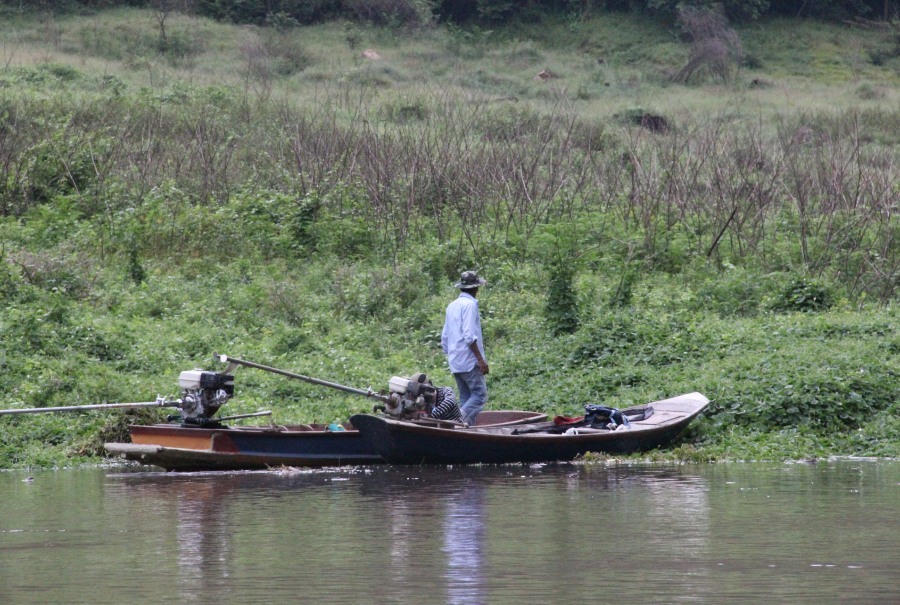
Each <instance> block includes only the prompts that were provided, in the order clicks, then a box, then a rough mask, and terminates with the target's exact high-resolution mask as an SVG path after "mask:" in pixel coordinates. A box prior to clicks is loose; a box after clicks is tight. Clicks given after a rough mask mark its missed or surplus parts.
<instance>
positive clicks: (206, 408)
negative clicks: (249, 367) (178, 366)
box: [178, 370, 234, 424]
mask: <svg viewBox="0 0 900 605" xmlns="http://www.w3.org/2000/svg"><path fill="white" fill-rule="evenodd" d="M178 386H180V387H181V399H180V400H179V405H178V407H179V408H181V413H182V417H183V419H184V422H185V423H186V424H204V423H206V422H207V421H209V420H210V419H211V418H212V417H213V416H214V415H215V413H216V412H217V411H219V408H220V407H221V406H222V405H223V404H224V403H225V402H226V401H228V400H229V399H231V398H232V397H234V375H233V374H223V373H219V372H208V371H206V370H187V371H184V372H182V373H181V374H180V375H179V376H178Z"/></svg>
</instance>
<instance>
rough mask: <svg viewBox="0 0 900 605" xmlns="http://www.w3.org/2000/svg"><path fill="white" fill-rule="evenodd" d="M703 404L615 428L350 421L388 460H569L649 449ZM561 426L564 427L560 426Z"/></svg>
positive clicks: (689, 401) (656, 408)
mask: <svg viewBox="0 0 900 605" xmlns="http://www.w3.org/2000/svg"><path fill="white" fill-rule="evenodd" d="M708 404H709V400H708V399H707V398H706V397H704V396H703V395H701V394H700V393H689V394H686V395H679V396H677V397H672V398H671V399H665V400H662V401H656V402H653V403H651V404H648V405H647V406H642V408H636V409H635V410H624V412H625V413H626V415H628V413H629V412H634V416H633V417H635V418H640V419H637V420H633V421H631V422H629V423H628V424H627V426H624V425H621V424H620V425H619V426H618V429H617V430H608V429H596V428H588V427H581V428H570V429H567V430H565V431H562V430H560V426H559V425H557V424H556V423H554V422H541V423H533V424H522V425H518V426H503V427H472V428H460V427H458V426H441V425H433V426H426V425H422V424H414V423H410V422H404V421H400V420H391V419H388V418H384V417H379V416H373V415H370V414H357V415H355V416H353V417H352V418H351V419H350V421H351V422H352V423H353V425H354V426H355V427H356V428H357V429H358V430H359V432H360V433H361V434H362V436H363V437H365V439H366V440H367V441H368V442H369V444H370V445H371V446H372V448H373V449H374V450H375V451H376V452H378V453H379V454H380V455H381V456H382V457H383V458H384V459H385V460H386V461H387V462H389V463H391V464H476V463H489V464H490V463H494V464H499V463H509V462H547V461H556V460H572V459H574V458H576V457H578V456H581V455H584V454H586V453H588V452H602V453H614V454H625V453H631V452H638V451H645V450H650V449H654V448H656V447H659V446H661V445H665V444H667V443H669V442H670V441H671V440H672V439H674V438H675V437H677V436H678V435H679V434H680V433H681V432H682V431H683V430H684V429H685V427H687V425H688V424H690V422H691V421H692V420H693V419H694V418H696V417H697V415H698V414H700V412H702V411H703V409H704V408H705V407H706V406H707V405H708ZM563 428H564V427H563Z"/></svg>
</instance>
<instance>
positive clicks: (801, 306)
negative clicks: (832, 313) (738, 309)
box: [770, 277, 833, 313]
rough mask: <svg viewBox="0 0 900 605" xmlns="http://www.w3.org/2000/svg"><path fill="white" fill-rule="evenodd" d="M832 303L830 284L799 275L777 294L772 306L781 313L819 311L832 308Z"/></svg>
mask: <svg viewBox="0 0 900 605" xmlns="http://www.w3.org/2000/svg"><path fill="white" fill-rule="evenodd" d="M832 304H833V301H832V294H831V289H830V288H829V287H828V286H826V285H825V284H824V283H822V282H820V281H817V280H810V279H805V278H800V277H798V278H796V279H794V280H792V281H791V282H790V283H789V284H788V285H787V286H786V287H785V288H784V289H782V290H781V292H779V293H778V294H777V295H776V297H775V300H773V301H772V302H771V303H770V308H771V309H772V310H773V311H777V312H781V313H791V312H795V311H804V312H817V311H825V310H827V309H830V308H831V305H832Z"/></svg>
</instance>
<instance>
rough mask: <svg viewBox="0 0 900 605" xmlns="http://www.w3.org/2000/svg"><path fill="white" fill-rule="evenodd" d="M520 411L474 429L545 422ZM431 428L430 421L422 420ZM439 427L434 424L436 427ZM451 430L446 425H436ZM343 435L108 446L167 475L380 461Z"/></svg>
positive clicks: (269, 433)
mask: <svg viewBox="0 0 900 605" xmlns="http://www.w3.org/2000/svg"><path fill="white" fill-rule="evenodd" d="M546 417H547V416H546V415H545V414H537V413H535V412H524V411H489V412H483V413H482V414H480V415H479V417H478V426H482V427H485V426H497V427H499V426H508V425H512V424H517V423H531V422H535V421H541V420H545V419H546ZM422 422H424V423H426V424H429V423H430V422H429V421H422ZM434 424H438V423H436V422H435V423H434ZM440 424H441V425H444V426H449V425H448V424H447V423H440ZM344 428H345V430H343V431H330V430H327V427H326V425H323V424H311V425H310V424H305V425H296V426H278V425H274V426H270V427H262V426H261V427H238V428H229V427H224V426H222V427H210V428H201V427H190V426H183V425H178V424H155V425H133V426H130V427H129V433H130V435H131V443H107V444H106V446H105V447H106V450H107V452H109V453H110V454H113V455H116V456H121V457H124V458H126V459H127V460H134V461H137V462H141V463H143V464H147V465H153V466H159V467H162V468H164V469H166V470H168V471H207V470H254V469H266V468H272V467H279V466H304V467H322V466H343V465H357V464H376V463H382V462H384V460H383V459H382V457H381V456H380V455H379V454H378V453H377V452H376V451H375V450H374V449H373V448H372V446H371V445H370V444H369V442H368V441H367V440H366V439H364V438H363V436H362V435H361V434H360V433H359V431H357V430H355V429H354V427H353V425H351V424H347V425H344Z"/></svg>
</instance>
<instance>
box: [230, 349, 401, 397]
mask: <svg viewBox="0 0 900 605" xmlns="http://www.w3.org/2000/svg"><path fill="white" fill-rule="evenodd" d="M215 357H216V359H217V360H218V361H221V362H222V363H230V364H236V365H242V366H247V367H249V368H256V369H258V370H265V371H266V372H272V373H273V374H281V375H282V376H287V377H288V378H296V379H297V380H303V381H305V382H310V383H312V384H318V385H321V386H325V387H331V388H332V389H337V390H339V391H344V392H347V393H353V394H354V395H362V396H363V397H372V398H373V399H378V400H380V401H387V400H388V398H387V397H385V396H384V395H380V394H379V393H376V392H375V391H373V390H372V389H366V390H365V391H363V390H362V389H354V388H353V387H347V386H344V385H342V384H337V383H336V382H328V381H327V380H319V379H318V378H311V377H309V376H304V375H302V374H295V373H294V372H288V371H287V370H279V369H278V368H273V367H271V366H264V365H262V364H260V363H254V362H252V361H246V360H244V359H238V358H236V357H229V356H228V355H216V356H215ZM227 372H228V370H226V373H227Z"/></svg>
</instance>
